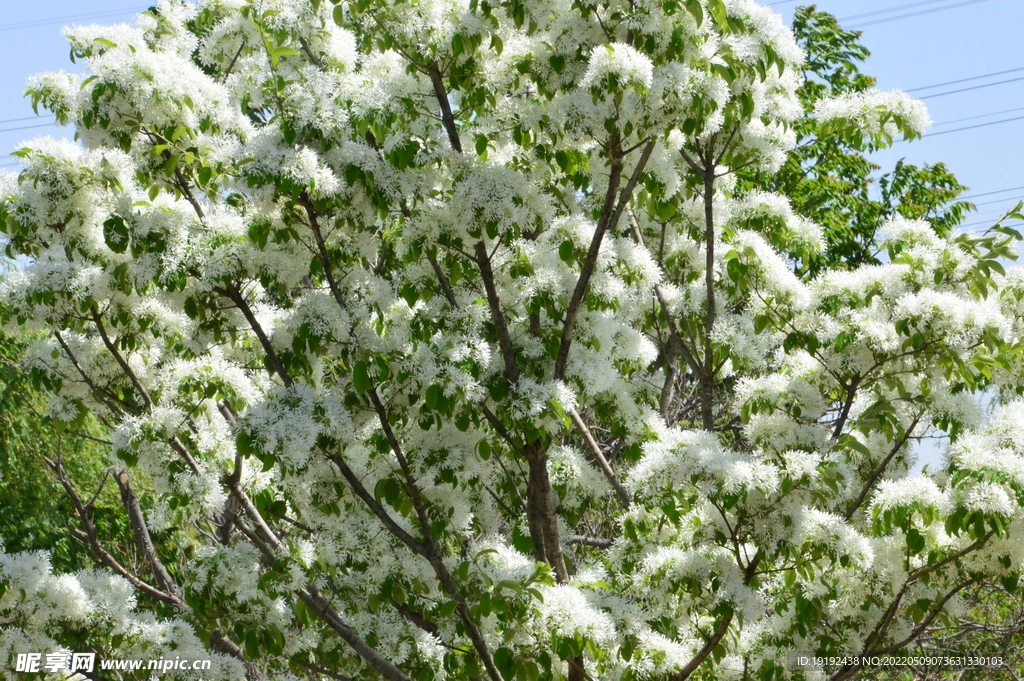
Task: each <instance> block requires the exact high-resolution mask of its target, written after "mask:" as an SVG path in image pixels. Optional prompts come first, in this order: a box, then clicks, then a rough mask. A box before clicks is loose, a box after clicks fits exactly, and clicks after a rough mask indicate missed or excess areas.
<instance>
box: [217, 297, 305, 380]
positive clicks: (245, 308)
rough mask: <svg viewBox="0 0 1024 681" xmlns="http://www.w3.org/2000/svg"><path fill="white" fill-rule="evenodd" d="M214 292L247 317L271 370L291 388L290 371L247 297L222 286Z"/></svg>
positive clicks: (246, 319)
mask: <svg viewBox="0 0 1024 681" xmlns="http://www.w3.org/2000/svg"><path fill="white" fill-rule="evenodd" d="M213 292H214V293H218V294H220V295H222V296H224V297H225V298H227V299H228V300H230V301H231V302H233V303H234V304H235V307H237V308H238V309H239V310H240V311H241V312H242V315H243V316H244V317H245V321H247V322H249V327H250V328H251V329H252V331H253V333H255V334H256V338H257V339H258V340H259V342H260V345H261V346H262V347H263V352H265V353H266V355H267V361H268V362H270V366H271V368H273V370H274V372H275V373H276V374H277V375H278V376H280V377H281V380H282V381H283V382H284V384H285V387H288V388H290V387H291V386H292V383H293V381H292V377H291V376H290V375H289V374H288V371H287V370H286V369H285V368H284V364H282V363H281V359H280V358H279V357H278V356H277V352H275V350H274V346H273V345H271V343H270V339H269V338H268V337H267V334H266V333H265V332H264V331H263V327H262V326H260V323H259V321H257V319H256V315H254V314H253V312H252V308H250V307H249V303H247V302H246V301H245V297H244V296H242V293H241V292H240V291H239V290H238V289H237V288H232V289H226V288H222V287H220V286H214V287H213Z"/></svg>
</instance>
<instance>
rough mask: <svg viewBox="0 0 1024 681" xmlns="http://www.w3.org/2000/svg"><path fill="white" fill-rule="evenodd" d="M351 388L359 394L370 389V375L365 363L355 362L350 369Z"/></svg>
mask: <svg viewBox="0 0 1024 681" xmlns="http://www.w3.org/2000/svg"><path fill="white" fill-rule="evenodd" d="M352 388H353V389H354V390H355V391H356V392H357V393H360V394H361V393H365V392H366V391H367V390H369V389H370V374H369V372H368V371H367V366H366V362H356V365H355V366H354V367H352Z"/></svg>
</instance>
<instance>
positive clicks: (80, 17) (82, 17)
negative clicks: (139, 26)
mask: <svg viewBox="0 0 1024 681" xmlns="http://www.w3.org/2000/svg"><path fill="white" fill-rule="evenodd" d="M142 11H145V10H144V9H140V8H139V6H138V5H136V6H135V7H126V8H124V9H112V10H107V11H106V12H94V13H92V14H77V15H74V16H67V17H55V18H53V19H36V20H34V21H21V22H18V23H14V24H0V31H16V30H19V29H23V28H36V27H38V26H49V25H51V24H63V23H64V22H68V21H86V20H89V19H103V18H106V17H111V16H116V15H118V14H127V13H128V12H142Z"/></svg>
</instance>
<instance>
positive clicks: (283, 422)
mask: <svg viewBox="0 0 1024 681" xmlns="http://www.w3.org/2000/svg"><path fill="white" fill-rule="evenodd" d="M799 16H800V17H802V18H803V19H802V20H804V21H805V22H806V23H805V25H804V26H803V28H802V29H801V27H800V26H798V30H804V31H805V32H804V33H803V34H802V35H803V36H804V40H803V42H804V44H805V45H806V47H807V51H806V53H805V51H804V50H803V49H801V47H800V46H799V45H798V43H797V41H796V39H795V38H794V34H793V32H792V31H790V30H789V29H788V28H786V27H785V26H783V25H782V23H781V21H780V19H779V17H778V16H777V15H775V14H774V13H773V12H772V11H771V10H770V9H769V8H767V7H763V6H760V5H758V4H756V3H754V2H752V1H751V0H679V1H675V0H668V1H666V2H655V3H651V2H640V1H635V2H619V1H618V0H609V1H601V2H596V3H590V2H567V1H565V0H529V1H524V0H508V1H507V2H495V3H491V2H486V1H482V0H471V1H470V2H468V3H457V2H452V1H451V0H420V1H419V2H405V1H400V0H356V1H355V2H351V3H340V2H339V3H336V4H335V3H333V2H326V1H324V0H261V1H255V2H252V1H249V0H202V1H200V2H199V3H198V4H192V3H187V2H180V1H179V0H161V1H160V2H159V3H158V4H157V6H156V7H155V8H153V9H151V10H150V11H148V12H146V13H144V14H142V15H141V16H140V17H139V19H138V21H137V22H136V24H135V25H132V26H129V25H120V26H86V27H75V28H71V29H67V30H66V34H67V37H68V39H69V41H70V43H71V48H72V55H73V58H74V59H76V60H84V62H85V64H86V73H85V74H82V75H75V74H67V73H63V72H61V73H53V74H44V75H42V76H39V77H37V78H36V79H34V80H33V82H32V83H31V84H30V87H29V94H30V95H31V97H32V99H33V103H34V104H36V105H42V106H43V107H45V108H46V109H48V110H49V111H52V112H53V113H55V114H56V116H57V118H58V120H59V121H60V122H61V123H65V124H70V125H73V126H74V127H75V130H76V133H77V135H78V139H79V141H80V143H81V144H80V145H77V144H72V143H68V142H56V141H53V140H50V139H48V138H44V139H37V140H34V141H32V142H29V143H28V144H27V146H26V147H25V148H24V149H22V150H20V151H18V152H17V155H18V156H20V157H21V158H22V159H23V162H24V168H23V169H22V170H21V172H20V174H19V175H17V176H16V177H15V176H11V175H8V176H5V178H4V179H3V180H2V184H0V225H2V226H3V229H4V230H5V232H6V234H7V240H8V241H7V250H8V254H9V255H11V256H22V257H25V258H28V259H29V261H30V264H28V265H27V266H26V267H24V268H23V269H19V270H17V271H14V272H11V273H10V274H8V275H7V276H5V277H4V279H3V282H2V287H0V294H2V297H3V302H4V307H3V308H2V310H0V313H2V315H3V317H4V321H5V322H6V324H7V325H8V326H9V327H12V328H17V329H22V330H27V331H31V332H39V333H40V334H42V340H40V341H39V342H36V343H34V344H33V345H32V347H31V348H30V349H29V351H28V354H27V357H26V359H25V362H26V365H27V366H28V367H29V369H30V372H31V376H32V378H33V380H34V381H36V383H37V384H38V385H39V386H40V387H42V388H44V389H45V390H46V391H47V392H48V393H49V395H50V397H49V405H48V413H49V418H50V419H51V420H52V421H53V422H54V423H56V424H58V426H59V427H60V428H61V429H64V430H67V431H79V430H80V429H81V427H82V425H83V424H84V423H85V422H86V419H88V418H90V415H92V416H91V417H94V418H95V419H96V420H97V421H98V422H99V423H100V424H102V426H103V427H104V428H105V429H106V431H107V432H108V433H109V435H107V437H109V440H110V442H111V445H110V450H111V454H112V457H113V460H114V468H113V469H112V471H111V476H112V479H113V481H114V482H115V483H116V486H117V488H118V491H119V492H120V496H121V500H122V502H123V508H124V516H123V518H124V522H125V523H126V525H127V527H126V528H124V529H125V531H126V532H127V531H128V530H130V533H131V536H132V538H133V542H134V546H133V547H131V549H130V550H129V549H127V548H124V547H117V548H114V547H111V545H110V544H111V541H112V536H111V534H108V532H107V531H105V530H104V529H103V528H102V527H99V526H98V525H97V524H96V522H95V520H94V513H93V509H92V508H91V506H90V504H88V503H86V502H87V501H88V500H89V499H90V498H91V496H92V495H93V494H94V493H95V491H96V490H95V489H94V487H95V483H94V482H93V483H90V482H89V481H88V480H86V479H84V478H76V476H75V475H74V474H73V472H72V471H71V467H70V466H64V465H62V463H61V461H59V460H58V461H54V465H53V469H54V471H55V473H56V476H57V480H58V481H59V483H60V485H61V487H62V489H63V490H64V492H65V493H66V495H67V496H68V498H69V499H70V500H71V502H72V505H73V507H74V509H75V514H76V516H77V517H76V518H75V522H76V523H77V525H78V527H79V528H80V529H79V532H80V536H81V537H82V538H83V542H85V543H86V544H87V545H88V547H89V549H90V551H91V553H92V555H93V556H94V558H95V561H96V563H97V564H99V565H102V566H104V569H103V570H83V571H79V572H77V573H74V574H59V573H54V572H53V571H52V570H51V569H50V567H49V565H48V563H47V560H48V559H47V557H46V556H45V555H44V554H40V553H11V554H7V553H0V624H2V625H3V629H2V630H0V665H7V667H8V668H11V667H12V666H13V664H14V659H15V656H16V654H17V653H24V652H36V651H45V650H56V649H62V648H70V649H74V650H82V649H83V647H87V648H88V649H89V650H91V651H93V652H96V653H97V655H98V656H99V657H100V658H111V657H121V658H123V657H136V658H143V657H146V656H149V657H155V656H163V657H171V658H173V657H175V656H177V657H181V658H191V659H198V658H211V659H212V660H213V669H212V670H209V671H208V672H204V674H205V676H204V678H207V679H238V678H242V677H244V676H247V677H248V678H252V679H258V678H282V679H284V678H295V677H299V678H309V679H322V678H341V679H375V678H381V677H383V678H386V679H389V680H391V681H408V680H410V679H415V680H416V681H431V680H433V679H446V678H451V679H487V680H488V681H512V679H518V680H521V681H539V680H541V679H544V680H555V679H569V680H570V681H584V680H585V679H593V680H595V681H598V680H605V679H607V680H609V681H631V680H633V679H664V680H666V681H668V680H673V681H684V680H685V679H690V678H694V679H696V678H708V679H712V678H713V679H720V678H738V679H761V680H763V681H773V680H776V679H777V680H782V679H798V678H823V677H827V678H831V679H833V680H834V681H840V680H841V679H846V678H850V677H852V676H854V675H856V674H857V673H858V672H859V671H860V669H859V667H858V666H856V665H846V666H839V667H838V668H828V669H820V668H819V669H800V668H796V667H794V666H793V665H792V664H789V660H788V659H787V656H788V654H789V653H790V652H791V651H815V652H818V653H821V654H828V655H836V654H839V655H842V654H845V653H862V654H865V655H881V654H888V653H892V652H898V651H901V650H903V649H905V648H906V647H907V646H908V645H910V644H911V643H913V642H914V641H915V639H917V638H918V637H920V636H921V635H922V634H923V633H924V632H926V631H928V630H929V627H932V626H933V625H935V624H936V623H940V622H951V621H953V620H954V619H955V618H956V617H957V616H958V613H959V611H960V609H962V599H961V598H960V594H961V593H963V592H965V590H969V589H970V588H971V587H972V586H973V585H975V584H977V583H979V582H982V581H985V580H987V581H1001V582H1002V584H1003V586H1004V587H1005V588H1007V589H1015V588H1016V580H1017V576H1018V575H1019V573H1020V569H1021V565H1022V561H1024V541H1021V524H1022V521H1024V511H1022V510H1021V505H1022V504H1024V440H1022V439H1021V438H1020V435H1019V433H1020V430H1019V427H1018V425H1017V424H1019V423H1020V421H1021V420H1022V418H1024V402H1021V401H1019V399H1018V396H1019V394H1020V393H1021V391H1022V390H1024V365H1022V359H1024V358H1022V349H1024V345H1022V343H1021V340H1020V336H1021V330H1022V323H1024V306H1022V304H1021V301H1022V299H1024V278H1022V277H1021V275H1020V274H1019V273H1017V272H1015V271H1012V272H1009V273H1007V272H1005V271H1004V268H1003V264H1002V263H1003V262H1004V261H1005V260H1006V259H1009V258H1013V257H1014V248H1015V245H1016V242H1017V241H1019V240H1020V239H1021V236H1020V234H1018V233H1017V232H1015V231H1014V230H1012V229H1010V228H1008V227H1006V226H1004V225H1002V224H1001V223H1000V224H997V225H996V226H994V227H993V228H992V229H991V230H988V231H986V232H985V233H983V234H957V233H955V231H954V230H952V229H951V227H952V225H953V224H955V222H956V221H957V219H958V215H959V213H958V211H959V212H960V213H962V211H963V210H964V206H962V205H961V206H960V207H954V208H953V209H949V210H947V209H945V208H944V206H946V204H947V202H948V201H949V200H950V199H952V198H955V196H956V195H957V194H958V193H959V190H960V186H959V185H958V184H956V183H955V179H953V178H951V176H949V175H948V173H946V171H945V170H944V169H943V168H941V167H931V168H924V169H909V168H906V167H902V166H901V168H902V170H901V169H900V168H898V169H897V170H896V171H895V172H894V174H892V175H890V176H888V177H889V179H887V180H886V183H885V192H884V193H883V197H882V201H880V202H879V201H878V200H877V199H872V198H871V197H870V196H869V189H868V180H869V175H870V172H871V171H872V168H871V166H870V164H869V163H868V162H867V161H866V160H864V158H863V157H862V156H860V155H859V154H860V153H861V152H864V151H867V150H871V149H875V148H880V147H883V146H887V145H889V144H891V143H892V142H893V141H894V140H895V139H898V138H900V137H902V138H904V139H914V138H916V137H919V136H920V135H921V134H922V133H923V132H924V130H926V129H927V126H928V124H929V121H928V117H927V113H926V111H925V110H924V107H923V106H922V105H921V104H920V103H918V102H915V101H914V100H912V99H910V98H909V97H907V96H906V95H905V94H903V93H899V92H877V91H875V90H873V89H871V87H870V83H869V82H867V81H865V80H864V78H866V77H860V76H858V75H857V74H856V68H855V66H854V65H853V64H854V62H856V61H857V60H858V59H859V58H861V56H862V55H861V54H860V53H858V51H857V50H858V49H859V48H857V47H856V45H853V46H852V47H850V46H849V45H850V44H851V43H849V35H850V34H845V37H844V32H842V31H841V29H840V28H839V27H838V26H837V25H835V23H834V21H833V20H830V19H829V18H827V17H822V16H821V15H818V14H816V13H813V12H804V13H802V14H800V15H799ZM830 22H831V23H830ZM830 33H831V35H832V38H836V36H838V42H836V41H835V40H832V41H831V42H830V38H828V35H829V34H830ZM823 36H824V37H823ZM819 39H820V40H819ZM816 40H818V42H815V41H816ZM844 40H846V41H847V42H846V43H844V42H843V41H844ZM844 44H845V45H847V47H846V48H841V49H838V50H837V49H836V45H840V46H842V45H844ZM844 50H847V51H845V52H844ZM805 58H806V59H807V61H805ZM805 72H806V73H807V74H808V75H810V76H811V78H810V79H809V80H805V79H804V75H803V74H804V73H805ZM843 83H846V85H844V84H843ZM798 145H800V146H798ZM830 163H832V164H835V165H831V166H830V165H829V164H830ZM844 183H845V184H844ZM851 188H852V189H851ZM943 192H946V193H943ZM868 213H869V214H868ZM929 219H930V221H929ZM982 393H987V394H989V395H993V396H995V399H996V400H997V401H998V402H1000V403H1001V404H1002V405H1003V406H1002V409H1001V411H998V412H996V413H994V414H991V415H988V414H986V413H984V411H983V410H982V409H981V408H980V407H979V404H978V399H977V396H978V395H979V394H982ZM933 428H941V429H942V430H943V431H944V432H946V433H949V435H950V438H951V440H952V443H951V446H950V450H949V454H948V465H947V466H946V467H945V470H943V471H942V472H940V473H938V474H936V475H933V476H910V475H909V471H910V469H911V467H912V464H913V456H912V453H911V449H912V446H913V444H914V443H915V442H916V441H918V440H919V439H920V438H921V437H923V436H925V435H926V434H927V433H929V432H930V431H931V430H932V429H933ZM150 500H152V501H150ZM191 673H192V672H191V671H179V670H171V671H170V672H168V673H167V674H165V676H164V678H194V677H190V676H189V675H190V674H191Z"/></svg>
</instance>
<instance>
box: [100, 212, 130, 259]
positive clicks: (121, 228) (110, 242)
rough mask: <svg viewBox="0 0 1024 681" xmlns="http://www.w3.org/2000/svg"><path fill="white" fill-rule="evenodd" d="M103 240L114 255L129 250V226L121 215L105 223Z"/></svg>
mask: <svg viewBox="0 0 1024 681" xmlns="http://www.w3.org/2000/svg"><path fill="white" fill-rule="evenodd" d="M103 240H104V241H105V242H106V244H107V246H108V247H109V248H110V250H112V251H113V252H114V253H124V252H125V251H126V250H128V242H129V238H128V226H127V225H126V224H125V223H124V219H123V218H122V217H121V216H120V215H114V216H112V217H110V218H109V219H107V220H106V221H105V222H104V223H103Z"/></svg>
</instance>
